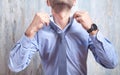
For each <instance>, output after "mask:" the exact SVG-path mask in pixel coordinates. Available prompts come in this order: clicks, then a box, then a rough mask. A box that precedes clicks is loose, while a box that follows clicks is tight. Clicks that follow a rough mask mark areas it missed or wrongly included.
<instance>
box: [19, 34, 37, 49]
mask: <svg viewBox="0 0 120 75" xmlns="http://www.w3.org/2000/svg"><path fill="white" fill-rule="evenodd" d="M18 42H19V43H20V44H21V45H22V46H23V47H24V48H30V47H33V46H37V42H36V40H35V37H34V38H28V37H27V36H26V35H25V34H24V35H23V36H22V38H21V39H20V40H19V41H18Z"/></svg>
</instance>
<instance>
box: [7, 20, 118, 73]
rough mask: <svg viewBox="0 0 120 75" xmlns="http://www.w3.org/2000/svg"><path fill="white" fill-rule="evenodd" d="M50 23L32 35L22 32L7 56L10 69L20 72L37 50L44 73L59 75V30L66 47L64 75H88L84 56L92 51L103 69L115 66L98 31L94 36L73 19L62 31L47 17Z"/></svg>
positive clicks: (107, 43) (110, 49) (108, 45)
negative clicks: (63, 37)
mask: <svg viewBox="0 0 120 75" xmlns="http://www.w3.org/2000/svg"><path fill="white" fill-rule="evenodd" d="M50 19H51V21H50V25H49V26H44V27H43V28H42V29H41V30H39V31H38V32H37V33H36V35H35V36H34V38H32V39H30V38H28V37H27V36H25V35H23V36H22V38H21V39H20V40H19V41H18V42H17V43H16V45H15V46H14V47H13V48H12V50H11V52H10V56H9V68H10V69H11V70H12V71H15V72H19V71H21V70H24V69H25V68H26V67H27V66H28V65H29V63H30V61H31V58H32V56H33V55H34V54H35V52H39V54H40V58H41V64H42V68H43V71H44V74H45V75H58V60H57V59H58V58H57V52H58V51H57V47H58V46H59V43H57V42H56V41H57V37H58V33H65V40H66V44H67V46H68V49H67V50H66V55H67V75H87V65H86V61H87V56H88V50H91V51H92V53H93V55H94V57H95V59H96V61H97V62H98V63H99V64H101V65H102V66H104V67H106V68H114V67H115V66H116V65H117V57H116V54H115V50H114V47H113V45H112V44H111V42H110V41H108V40H107V39H106V38H105V37H104V36H103V35H102V34H101V32H100V31H98V33H97V34H96V35H89V34H88V33H87V31H86V30H85V29H84V28H83V27H82V25H80V24H79V23H77V21H76V20H75V19H73V18H71V19H70V22H69V23H68V25H67V26H66V27H65V28H64V29H63V30H61V29H60V27H59V26H58V25H57V24H56V23H55V22H54V21H53V18H50Z"/></svg>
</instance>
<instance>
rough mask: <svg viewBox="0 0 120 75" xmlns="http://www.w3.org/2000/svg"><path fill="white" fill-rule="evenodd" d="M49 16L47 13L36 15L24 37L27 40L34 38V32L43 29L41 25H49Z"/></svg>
mask: <svg viewBox="0 0 120 75" xmlns="http://www.w3.org/2000/svg"><path fill="white" fill-rule="evenodd" d="M49 22H50V20H49V15H48V14H47V13H37V14H36V15H35V17H34V19H33V21H32V23H31V24H30V26H29V27H28V28H27V30H26V32H25V35H26V36H27V37H29V38H32V37H34V35H35V34H36V32H37V31H38V30H39V29H41V28H42V27H43V25H49Z"/></svg>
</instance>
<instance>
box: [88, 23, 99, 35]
mask: <svg viewBox="0 0 120 75" xmlns="http://www.w3.org/2000/svg"><path fill="white" fill-rule="evenodd" d="M97 29H98V27H97V25H96V24H94V23H93V24H92V25H91V28H90V29H88V30H87V32H88V33H91V32H92V31H96V30H97Z"/></svg>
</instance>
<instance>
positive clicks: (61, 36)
mask: <svg viewBox="0 0 120 75" xmlns="http://www.w3.org/2000/svg"><path fill="white" fill-rule="evenodd" d="M58 40H59V46H58V47H59V52H58V63H59V70H58V75H67V63H66V48H67V47H66V42H65V41H66V40H65V33H58Z"/></svg>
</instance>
